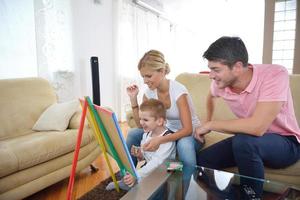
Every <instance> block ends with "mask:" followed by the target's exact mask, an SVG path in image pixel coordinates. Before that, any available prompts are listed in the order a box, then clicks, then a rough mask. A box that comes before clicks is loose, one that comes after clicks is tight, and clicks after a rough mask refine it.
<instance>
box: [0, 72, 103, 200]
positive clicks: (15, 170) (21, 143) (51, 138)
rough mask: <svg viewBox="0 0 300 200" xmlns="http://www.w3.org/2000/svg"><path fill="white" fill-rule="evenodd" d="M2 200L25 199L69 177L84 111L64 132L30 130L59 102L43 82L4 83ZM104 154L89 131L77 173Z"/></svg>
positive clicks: (0, 115) (0, 148) (0, 132)
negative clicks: (51, 106) (44, 112)
mask: <svg viewBox="0 0 300 200" xmlns="http://www.w3.org/2000/svg"><path fill="white" fill-rule="evenodd" d="M0 91H1V95H0V108H1V112H0V200H7V199H9V200H12V199H22V198H24V197H27V196H29V195H31V194H33V193H35V192H37V191H40V190H42V189H44V188H46V187H47V186H50V185H52V184H54V183H56V182H58V181H60V180H63V179H65V178H67V177H68V176H69V175H70V171H71V166H72V160H73V152H74V148H75V143H76V140H77V128H78V127H79V119H80V112H79V111H78V112H77V113H75V114H74V115H73V117H72V118H71V120H70V123H69V127H68V128H67V129H66V130H65V131H39V132H36V131H32V127H33V125H34V124H35V122H36V121H37V119H38V118H39V116H40V115H41V113H43V111H44V110H45V109H46V108H47V107H49V106H50V105H52V104H53V103H55V102H56V95H55V92H54V90H53V88H52V87H51V86H50V84H49V83H48V82H47V81H46V80H44V79H41V78H22V79H6V80H0ZM99 154H100V149H99V147H98V146H97V142H96V141H95V139H94V137H93V133H92V131H91V130H90V129H89V128H88V127H87V126H86V127H85V130H84V133H83V138H82V142H81V149H80V154H79V159H78V164H77V171H79V170H81V169H83V168H85V167H87V166H89V165H90V164H91V163H92V162H93V161H94V160H95V159H96V157H97V156H98V155H99Z"/></svg>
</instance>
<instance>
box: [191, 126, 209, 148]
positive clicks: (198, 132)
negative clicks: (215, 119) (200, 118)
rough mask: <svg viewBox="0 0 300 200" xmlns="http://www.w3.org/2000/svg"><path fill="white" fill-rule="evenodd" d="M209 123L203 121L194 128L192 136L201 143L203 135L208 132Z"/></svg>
mask: <svg viewBox="0 0 300 200" xmlns="http://www.w3.org/2000/svg"><path fill="white" fill-rule="evenodd" d="M209 123H210V122H204V123H203V124H202V125H201V126H198V127H196V128H195V132H194V138H196V140H198V141H199V142H201V143H203V142H204V135H206V134H207V133H209V132H210V130H209V128H208V124H209Z"/></svg>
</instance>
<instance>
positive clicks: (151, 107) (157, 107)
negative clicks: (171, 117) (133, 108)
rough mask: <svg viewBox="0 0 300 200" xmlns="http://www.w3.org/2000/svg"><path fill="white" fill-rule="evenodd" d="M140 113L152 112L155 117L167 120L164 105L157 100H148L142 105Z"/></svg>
mask: <svg viewBox="0 0 300 200" xmlns="http://www.w3.org/2000/svg"><path fill="white" fill-rule="evenodd" d="M140 111H150V112H151V115H152V116H153V117H155V118H156V119H157V118H160V117H161V118H163V119H166V109H165V106H164V104H163V103H162V102H161V101H159V100H157V99H148V100H146V101H144V102H143V103H142V104H141V105H140Z"/></svg>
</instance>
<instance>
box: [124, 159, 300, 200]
mask: <svg viewBox="0 0 300 200" xmlns="http://www.w3.org/2000/svg"><path fill="white" fill-rule="evenodd" d="M247 181H249V182H251V184H252V185H253V183H254V187H256V186H259V187H262V189H263V194H262V196H261V197H260V198H258V197H257V196H256V193H255V190H254V189H253V188H252V187H251V186H248V185H245V184H243V185H242V184H240V182H243V183H245V182H246V183H247ZM251 184H250V185H251ZM259 196H260V195H259ZM122 199H124V200H126V199H130V200H132V199H139V200H140V199H168V200H169V199H187V200H194V199H195V200H196V199H197V200H198V199H209V200H219V199H220V200H221V199H222V200H223V199H230V200H231V199H265V200H271V199H272V200H273V199H278V200H279V199H282V200H283V199H284V200H300V190H299V188H297V187H293V186H289V185H286V184H283V183H278V182H274V181H269V180H263V179H256V178H252V177H247V176H241V175H239V174H234V173H230V172H225V171H221V170H215V169H210V168H206V167H201V166H196V167H195V170H194V174H193V175H192V177H191V179H190V184H189V187H188V189H187V192H186V193H185V194H184V193H183V190H182V172H167V170H166V165H164V164H163V165H161V166H160V167H159V168H158V169H156V170H155V171H154V172H153V173H152V174H151V175H150V176H148V177H146V178H145V179H143V180H142V181H141V182H140V183H139V184H137V185H136V186H135V187H133V188H132V189H131V190H130V191H129V192H128V193H127V194H126V195H125V196H124V197H123V198H122Z"/></svg>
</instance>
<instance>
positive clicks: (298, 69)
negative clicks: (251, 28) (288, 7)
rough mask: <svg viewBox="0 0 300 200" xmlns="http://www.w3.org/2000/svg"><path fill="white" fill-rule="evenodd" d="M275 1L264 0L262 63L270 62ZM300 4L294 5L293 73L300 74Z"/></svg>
mask: <svg viewBox="0 0 300 200" xmlns="http://www.w3.org/2000/svg"><path fill="white" fill-rule="evenodd" d="M275 1H276V0H265V23H264V44H263V59H262V60H263V63H265V64H267V63H272V52H273V36H274V35H273V33H274V14H275ZM296 55H300V5H299V2H297V7H296V33H295V49H294V64H293V72H292V73H293V74H300V57H299V56H296Z"/></svg>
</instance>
